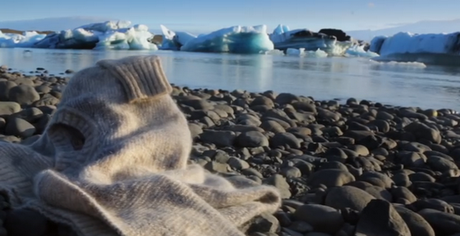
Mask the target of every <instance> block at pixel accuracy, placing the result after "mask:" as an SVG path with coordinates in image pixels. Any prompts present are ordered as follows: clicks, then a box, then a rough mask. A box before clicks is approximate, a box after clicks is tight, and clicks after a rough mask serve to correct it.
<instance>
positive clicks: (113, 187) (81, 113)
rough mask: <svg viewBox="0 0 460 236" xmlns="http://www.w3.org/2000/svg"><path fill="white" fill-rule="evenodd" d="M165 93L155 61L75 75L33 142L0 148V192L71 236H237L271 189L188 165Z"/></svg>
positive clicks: (178, 117) (271, 199)
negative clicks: (70, 231)
mask: <svg viewBox="0 0 460 236" xmlns="http://www.w3.org/2000/svg"><path fill="white" fill-rule="evenodd" d="M171 91H172V88H171V86H170V85H169V83H168V81H167V79H166V76H165V74H164V72H163V69H162V66H161V63H160V60H159V58H158V57H157V56H134V57H126V58H124V59H120V60H102V61H99V62H98V63H97V64H96V65H95V66H94V67H90V68H87V69H84V70H81V71H79V72H77V73H76V74H75V75H74V76H73V78H72V79H71V80H70V82H69V84H68V85H67V87H66V89H65V91H64V93H63V95H62V100H61V102H60V104H59V107H58V110H57V111H56V113H55V114H54V115H53V118H52V120H51V121H50V123H49V124H48V126H47V129H46V131H45V132H44V134H43V135H42V136H41V138H40V139H39V140H38V141H37V142H35V143H33V144H32V145H30V146H23V145H17V144H8V143H0V189H1V190H2V191H4V192H6V193H7V194H8V197H9V200H10V201H11V204H12V206H13V207H15V208H29V209H35V210H38V211H40V212H41V213H43V214H44V215H46V216H47V217H48V218H50V219H51V220H54V221H57V222H61V223H65V224H68V225H71V226H72V227H73V229H74V230H75V231H76V232H77V233H78V235H85V236H90V235H91V236H92V235H95V236H96V235H97V236H105V235H107V236H108V235H127V236H128V235H129V236H141V235H145V236H156V235H171V236H174V235H178V236H179V235H180V236H187V235H196V236H207V235H209V236H227V235H244V234H243V232H242V231H240V228H241V227H243V226H244V225H245V224H246V223H248V222H249V221H250V220H251V219H252V218H254V217H255V216H257V215H260V214H262V213H273V212H274V211H275V210H276V209H277V208H278V207H279V205H280V195H279V193H278V192H277V190H276V189H275V188H273V187H269V186H246V187H241V186H238V188H237V187H235V186H234V185H232V184H231V183H230V181H229V180H227V179H224V178H223V177H220V176H217V175H213V174H210V173H208V172H206V171H204V170H203V169H202V168H201V167H200V166H198V165H188V164H187V161H188V157H189V152H190V150H191V146H192V140H191V134H190V131H189V129H188V125H187V120H186V119H185V116H184V115H183V114H182V113H181V111H180V110H179V108H178V107H177V105H176V104H175V102H174V101H173V99H172V97H171V96H170V92H171ZM25 227H27V226H25Z"/></svg>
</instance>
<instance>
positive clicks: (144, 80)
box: [95, 55, 172, 102]
mask: <svg viewBox="0 0 460 236" xmlns="http://www.w3.org/2000/svg"><path fill="white" fill-rule="evenodd" d="M97 65H98V66H100V67H102V68H105V69H108V70H109V71H110V72H111V73H112V74H113V75H114V76H115V77H116V78H117V79H118V80H119V81H120V82H121V84H122V85H123V87H124V88H125V92H126V95H127V96H128V99H129V101H130V102H131V101H134V100H137V99H147V98H150V97H154V96H156V95H160V94H169V93H171V92H172V87H171V85H170V84H169V82H168V80H167V77H166V75H165V73H164V70H163V67H162V65H161V60H160V58H159V57H158V56H155V55H151V56H131V57H126V58H124V59H120V60H101V61H99V62H97ZM95 79H97V78H95Z"/></svg>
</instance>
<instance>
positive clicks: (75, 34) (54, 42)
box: [14, 21, 158, 50]
mask: <svg viewBox="0 0 460 236" xmlns="http://www.w3.org/2000/svg"><path fill="white" fill-rule="evenodd" d="M153 36H154V35H153V34H152V33H150V32H149V28H148V27H147V26H146V25H134V26H131V22H129V21H106V22H104V23H95V24H88V25H83V26H80V27H78V28H75V29H69V30H62V31H60V32H57V33H53V34H49V35H47V36H46V37H43V38H42V39H41V40H40V41H36V42H35V43H34V44H31V45H30V44H29V45H27V46H24V47H36V48H60V49H96V50H107V49H108V50H119V49H129V50H157V49H158V47H157V46H156V45H155V44H154V43H152V42H151V40H152V39H153ZM14 46H15V47H22V46H23V45H19V44H16V45H14Z"/></svg>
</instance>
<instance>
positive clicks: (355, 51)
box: [345, 45, 380, 57]
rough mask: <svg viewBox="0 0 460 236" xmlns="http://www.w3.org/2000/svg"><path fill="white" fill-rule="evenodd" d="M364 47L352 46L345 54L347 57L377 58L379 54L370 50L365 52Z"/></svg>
mask: <svg viewBox="0 0 460 236" xmlns="http://www.w3.org/2000/svg"><path fill="white" fill-rule="evenodd" d="M365 47H366V45H353V46H351V47H349V48H348V49H347V51H346V52H345V54H346V55H348V56H355V57H378V56H380V55H379V54H377V53H375V52H372V51H371V50H367V51H366V50H365Z"/></svg>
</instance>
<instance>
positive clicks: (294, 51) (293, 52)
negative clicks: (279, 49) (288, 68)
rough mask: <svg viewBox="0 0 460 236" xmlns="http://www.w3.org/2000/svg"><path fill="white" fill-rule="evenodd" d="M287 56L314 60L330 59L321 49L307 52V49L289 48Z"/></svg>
mask: <svg viewBox="0 0 460 236" xmlns="http://www.w3.org/2000/svg"><path fill="white" fill-rule="evenodd" d="M286 55H288V56H300V57H312V58H322V57H328V54H327V53H326V52H325V51H323V50H321V49H317V50H311V51H306V50H305V48H288V49H286Z"/></svg>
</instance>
